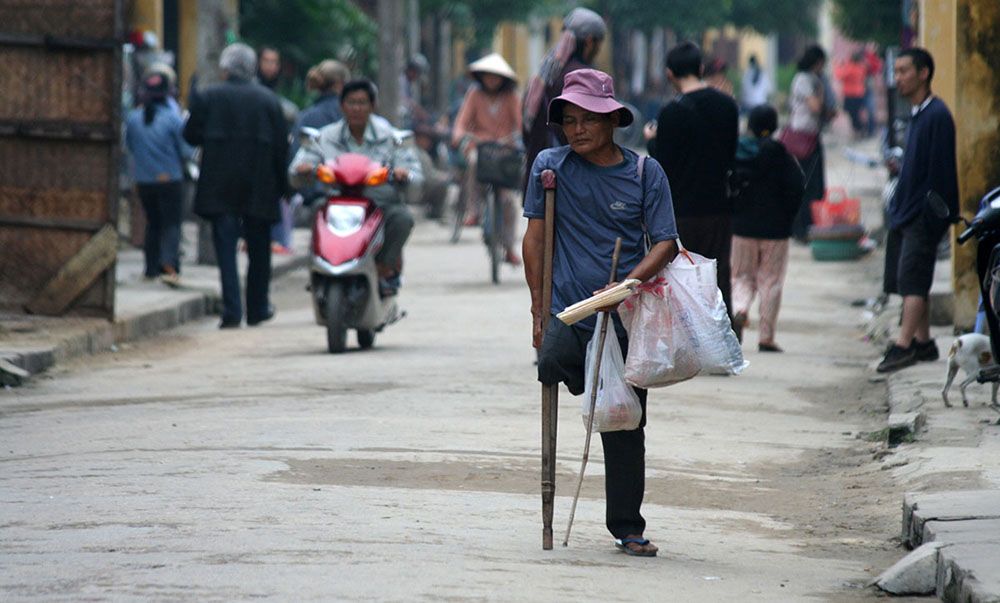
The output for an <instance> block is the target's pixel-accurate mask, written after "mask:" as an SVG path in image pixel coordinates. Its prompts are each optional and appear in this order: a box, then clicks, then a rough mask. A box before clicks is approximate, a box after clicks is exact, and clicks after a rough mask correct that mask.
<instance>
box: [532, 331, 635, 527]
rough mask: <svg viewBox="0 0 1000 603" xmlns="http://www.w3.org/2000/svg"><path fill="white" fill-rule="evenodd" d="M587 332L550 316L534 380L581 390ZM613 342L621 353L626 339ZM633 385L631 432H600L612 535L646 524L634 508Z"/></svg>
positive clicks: (588, 335) (610, 333)
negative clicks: (536, 378)
mask: <svg viewBox="0 0 1000 603" xmlns="http://www.w3.org/2000/svg"><path fill="white" fill-rule="evenodd" d="M616 322H617V321H616ZM591 335H593V331H589V330H587V329H583V328H581V327H578V326H575V325H574V326H566V325H565V324H563V323H562V321H560V320H559V319H558V318H556V317H555V316H553V317H551V318H550V319H549V325H548V327H547V328H546V330H545V340H544V342H543V343H542V349H541V351H540V352H539V355H538V380H539V381H541V382H542V383H544V384H546V385H553V384H556V383H559V382H563V383H565V384H566V387H568V388H569V391H570V393H571V394H573V395H575V396H579V395H580V394H582V393H583V391H584V378H585V376H586V370H587V343H588V342H589V341H590V337H591ZM612 335H614V333H612V331H611V330H610V329H609V330H608V336H609V337H610V336H612ZM618 342H619V344H620V345H621V348H622V352H623V353H627V350H628V339H627V338H626V337H619V338H618ZM634 389H635V393H636V394H638V396H639V404H641V405H642V421H641V422H640V423H639V427H638V428H636V429H633V430H632V431H610V432H606V433H602V434H601V444H602V445H603V447H604V476H605V477H604V494H605V497H606V499H607V511H606V513H605V523H606V525H607V526H608V531H610V532H611V535H612V536H614V537H615V538H624V537H626V536H628V535H629V534H642V533H643V530H645V529H646V520H645V519H643V517H642V514H641V513H640V512H639V508H640V507H641V506H642V496H643V491H644V490H645V488H646V436H645V431H644V428H645V426H646V390H644V389H640V388H638V387H636V388H634ZM584 431H585V430H584Z"/></svg>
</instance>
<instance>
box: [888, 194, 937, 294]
mask: <svg viewBox="0 0 1000 603" xmlns="http://www.w3.org/2000/svg"><path fill="white" fill-rule="evenodd" d="M947 231H948V222H947V221H946V220H942V219H940V218H937V217H935V216H934V215H933V214H932V213H931V212H930V210H929V209H927V208H924V210H923V211H921V212H920V213H919V214H917V217H915V218H913V219H912V220H910V222H909V223H908V224H906V225H905V226H903V227H902V228H890V229H889V232H888V234H887V235H886V239H885V273H884V275H883V288H884V289H885V292H886V293H898V294H899V295H902V296H903V297H906V296H913V295H915V296H919V297H924V298H926V297H927V295H928V294H929V293H930V290H931V283H932V282H933V281H934V263H935V262H936V261H937V247H938V243H940V242H941V237H943V236H944V233H945V232H947Z"/></svg>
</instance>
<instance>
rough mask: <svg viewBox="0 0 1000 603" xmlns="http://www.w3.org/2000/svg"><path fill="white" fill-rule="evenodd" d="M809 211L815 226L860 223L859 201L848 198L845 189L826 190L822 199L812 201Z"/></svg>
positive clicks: (838, 187) (855, 198)
mask: <svg viewBox="0 0 1000 603" xmlns="http://www.w3.org/2000/svg"><path fill="white" fill-rule="evenodd" d="M810 209H812V219H813V224H814V225H815V226H819V227H826V226H835V225H838V224H847V225H852V226H853V225H856V224H860V223H861V199H858V198H857V197H848V196H847V189H845V188H844V187H841V186H837V187H832V188H828V189H826V194H825V195H823V199H822V200H821V201H813V202H812V205H811V206H810Z"/></svg>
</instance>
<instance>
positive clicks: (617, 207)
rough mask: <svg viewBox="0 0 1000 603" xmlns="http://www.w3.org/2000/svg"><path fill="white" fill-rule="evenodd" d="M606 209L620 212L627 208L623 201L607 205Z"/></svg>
mask: <svg viewBox="0 0 1000 603" xmlns="http://www.w3.org/2000/svg"><path fill="white" fill-rule="evenodd" d="M608 207H610V208H611V209H613V210H615V211H621V210H623V209H625V208H626V207H628V206H627V205H625V202H624V201H615V202H614V203H612V204H610V205H608Z"/></svg>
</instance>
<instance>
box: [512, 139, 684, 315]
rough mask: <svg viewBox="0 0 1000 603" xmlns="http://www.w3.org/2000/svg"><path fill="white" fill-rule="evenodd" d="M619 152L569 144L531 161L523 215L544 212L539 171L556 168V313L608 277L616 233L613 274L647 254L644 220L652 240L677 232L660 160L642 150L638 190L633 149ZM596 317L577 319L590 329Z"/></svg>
mask: <svg viewBox="0 0 1000 603" xmlns="http://www.w3.org/2000/svg"><path fill="white" fill-rule="evenodd" d="M621 151H622V155H624V159H623V161H622V162H621V163H619V164H617V165H612V166H607V167H603V166H599V165H595V164H593V163H591V162H589V161H587V160H586V159H584V158H583V157H581V156H580V155H577V154H576V153H574V152H573V151H572V150H571V149H570V147H569V146H562V147H558V148H553V149H546V150H545V151H542V152H541V153H540V154H539V155H538V157H537V158H536V159H535V163H534V164H533V165H532V166H531V180H530V181H529V182H528V190H527V194H526V195H525V199H524V216H525V217H526V218H529V219H544V218H545V197H544V193H545V191H544V189H543V188H542V182H541V173H542V172H543V171H544V170H548V169H551V170H552V171H554V172H555V174H556V208H555V215H556V223H555V253H554V256H553V260H552V307H551V311H552V312H553V313H554V314H555V313H558V312H562V310H563V309H564V308H566V306H570V305H572V304H575V303H576V302H578V301H581V300H584V299H587V298H588V297H590V296H591V295H593V293H594V291H597V290H599V289H602V288H604V286H606V285H607V284H608V276H610V274H611V256H612V255H613V254H614V250H615V239H616V238H617V237H621V238H622V250H621V256H620V258H619V260H618V278H619V280H620V279H623V278H625V276H626V275H627V274H628V273H629V272H630V271H631V270H632V269H633V268H635V267H636V266H637V265H638V264H639V262H640V261H642V258H643V257H645V255H646V249H645V243H644V242H643V224H645V225H646V229H647V230H648V231H649V237H650V241H651V242H652V243H653V244H656V243H659V242H661V241H668V240H671V239H676V238H677V224H676V222H675V220H674V205H673V200H672V199H671V196H670V185H669V183H668V182H667V175H666V174H665V173H664V172H663V168H662V167H660V164H659V163H657V162H656V160H654V159H650V158H647V159H646V164H645V166H644V167H643V171H644V174H643V180H644V181H645V195H643V191H642V190H641V187H640V184H639V175H638V171H637V167H638V160H639V156H638V155H637V154H636V153H634V152H633V151H630V150H628V149H625V148H623V149H621ZM595 322H596V318H594V317H591V318H589V319H587V320H586V321H582V322H581V323H579V324H580V326H583V327H585V328H588V329H593V328H594V324H595Z"/></svg>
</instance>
